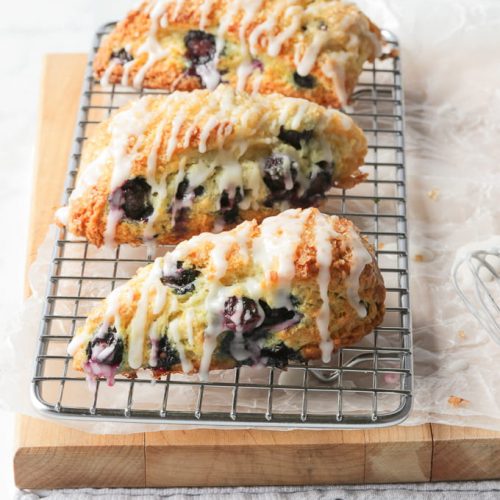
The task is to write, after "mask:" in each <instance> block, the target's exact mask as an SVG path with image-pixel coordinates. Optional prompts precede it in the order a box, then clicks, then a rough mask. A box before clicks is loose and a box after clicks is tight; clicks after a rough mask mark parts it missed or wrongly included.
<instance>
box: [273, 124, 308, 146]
mask: <svg viewBox="0 0 500 500" xmlns="http://www.w3.org/2000/svg"><path fill="white" fill-rule="evenodd" d="M312 136H313V131H312V130H302V131H301V132H299V131H298V130H288V129H286V128H284V127H281V128H280V133H279V134H278V139H279V140H280V141H283V142H284V143H285V144H289V145H290V146H292V147H294V148H295V149H301V148H302V142H308V141H309V140H310V139H311V138H312Z"/></svg>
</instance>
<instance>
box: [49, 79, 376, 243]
mask: <svg viewBox="0 0 500 500" xmlns="http://www.w3.org/2000/svg"><path fill="white" fill-rule="evenodd" d="M366 151H367V143H366V138H365V136H364V134H363V132H362V130H361V129H360V128H359V127H358V126H357V125H356V124H355V123H354V122H353V120H352V119H351V118H349V117H348V116H347V115H345V114H343V113H341V112H340V111H337V110H333V109H326V108H324V107H323V106H320V105H317V104H315V103H311V102H309V101H306V100H304V99H296V98H289V97H283V96H281V95H278V94H272V95H256V96H250V95H247V94H241V93H238V92H237V91H234V90H233V89H232V88H231V87H222V86H220V87H218V88H217V89H216V90H215V91H214V92H209V91H208V90H198V91H194V92H174V93H173V94H171V95H168V96H147V97H143V98H141V99H139V100H137V101H133V102H132V103H129V104H128V105H126V106H125V107H124V108H122V109H120V110H118V111H117V112H116V113H115V114H114V115H113V116H112V117H111V118H110V119H108V120H107V121H105V122H103V123H101V124H100V125H99V126H98V127H97V129H96V130H95V134H94V135H93V136H92V137H91V138H89V139H88V140H87V141H86V146H85V148H84V151H83V157H82V160H81V165H80V169H79V176H78V179H77V181H76V186H75V190H74V191H73V193H72V194H71V197H70V200H69V204H68V206H67V207H64V208H63V209H62V210H60V211H59V212H58V214H57V219H58V221H59V223H60V224H64V225H66V226H67V228H68V230H69V231H70V232H71V233H73V234H74V235H76V236H78V237H85V238H86V239H88V241H90V242H91V243H93V244H95V245H97V246H100V245H102V244H108V245H113V244H115V243H129V244H133V245H138V244H141V243H159V244H175V243H178V242H179V241H182V240H183V239H186V238H188V237H190V236H192V235H195V234H199V233H201V232H205V231H213V230H215V231H220V230H223V229H227V228H230V227H234V226H235V225H236V224H238V223H239V222H241V221H243V220H252V219H257V220H258V221H260V220H262V219H263V218H264V217H267V216H270V215H274V214H276V213H278V212H280V211H282V210H284V209H287V208H290V207H307V206H314V205H316V204H317V203H318V202H319V201H320V199H321V198H322V197H323V196H324V193H325V191H327V190H328V189H330V188H331V187H332V186H339V187H349V186H352V185H354V184H356V183H358V182H360V181H362V180H363V178H364V174H363V173H362V172H361V171H360V170H359V167H360V166H361V165H362V164H363V161H364V157H365V154H366Z"/></svg>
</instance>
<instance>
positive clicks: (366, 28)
mask: <svg viewBox="0 0 500 500" xmlns="http://www.w3.org/2000/svg"><path fill="white" fill-rule="evenodd" d="M381 43H382V38H381V35H380V30H379V29H378V28H377V27H376V26H375V25H374V24H373V23H372V22H371V21H370V20H369V19H368V18H367V17H366V16H365V15H364V14H363V13H362V12H361V11H360V10H359V9H358V8H357V7H356V6H355V5H353V4H352V3H350V2H343V1H340V0H294V1H290V0H246V1H240V0H146V1H144V2H143V3H142V4H141V5H140V6H139V7H138V8H137V9H135V10H133V11H131V12H130V13H129V14H128V15H127V17H126V18H125V19H124V20H123V21H121V22H120V23H118V25H117V26H116V28H115V29H114V30H113V31H112V33H111V34H110V35H109V36H107V37H105V38H104V39H103V42H102V44H101V47H100V48H99V51H98V53H97V56H96V59H95V64H94V71H95V75H96V77H97V78H98V79H100V80H101V82H103V83H105V84H107V83H122V84H123V85H133V86H135V87H137V88H140V87H146V88H157V89H167V90H170V91H173V90H194V89H200V88H207V89H210V90H213V89H214V88H215V87H216V86H217V85H219V84H220V83H227V84H230V85H232V86H233V87H235V88H237V89H238V90H245V91H246V92H249V93H250V92H254V93H255V92H261V93H274V92H278V93H281V94H284V95H287V96H291V97H303V98H305V99H309V100H311V101H315V102H317V103H320V104H323V105H327V106H333V107H342V106H345V105H346V104H347V103H348V101H349V97H350V95H351V93H352V91H353V89H354V87H355V85H356V82H357V80H358V77H359V75H360V73H361V68H362V66H363V64H364V63H365V61H367V60H370V61H372V60H373V59H374V58H375V57H377V56H378V55H379V54H380V51H381Z"/></svg>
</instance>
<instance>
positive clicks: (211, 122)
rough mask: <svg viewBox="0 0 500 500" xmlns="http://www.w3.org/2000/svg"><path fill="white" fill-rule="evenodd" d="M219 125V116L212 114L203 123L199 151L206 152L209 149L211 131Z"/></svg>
mask: <svg viewBox="0 0 500 500" xmlns="http://www.w3.org/2000/svg"><path fill="white" fill-rule="evenodd" d="M218 125H219V117H218V116H217V115H216V116H211V117H210V118H209V119H208V120H207V121H206V122H205V125H203V128H202V129H201V132H200V143H199V145H198V151H199V152H200V153H205V152H206V151H207V140H208V138H209V136H210V132H212V130H213V129H214V128H215V127H217V126H218Z"/></svg>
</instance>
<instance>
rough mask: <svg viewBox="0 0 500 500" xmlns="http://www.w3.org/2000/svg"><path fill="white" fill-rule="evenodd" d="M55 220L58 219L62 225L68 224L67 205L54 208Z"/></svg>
mask: <svg viewBox="0 0 500 500" xmlns="http://www.w3.org/2000/svg"><path fill="white" fill-rule="evenodd" d="M54 217H55V218H56V220H57V221H59V222H60V223H61V224H62V225H63V226H67V225H68V217H69V207H61V208H58V209H57V210H56V213H55V215H54Z"/></svg>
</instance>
